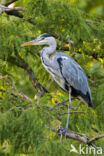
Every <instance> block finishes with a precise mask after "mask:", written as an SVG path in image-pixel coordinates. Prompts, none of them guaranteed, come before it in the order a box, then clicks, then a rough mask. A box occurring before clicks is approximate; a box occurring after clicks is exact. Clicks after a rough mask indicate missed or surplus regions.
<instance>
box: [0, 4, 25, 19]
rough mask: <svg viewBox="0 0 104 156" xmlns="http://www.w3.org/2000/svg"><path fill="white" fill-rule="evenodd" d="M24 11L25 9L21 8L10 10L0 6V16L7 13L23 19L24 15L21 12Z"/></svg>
mask: <svg viewBox="0 0 104 156" xmlns="http://www.w3.org/2000/svg"><path fill="white" fill-rule="evenodd" d="M24 10H25V9H23V8H21V7H13V8H8V7H6V6H4V5H1V4H0V14H2V13H3V12H5V13H7V14H8V15H13V16H17V17H19V18H23V15H22V13H21V12H20V11H24Z"/></svg>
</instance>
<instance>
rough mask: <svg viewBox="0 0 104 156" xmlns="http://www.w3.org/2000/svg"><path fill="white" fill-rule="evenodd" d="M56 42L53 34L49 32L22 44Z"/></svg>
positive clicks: (48, 43) (51, 43) (49, 43)
mask: <svg viewBox="0 0 104 156" xmlns="http://www.w3.org/2000/svg"><path fill="white" fill-rule="evenodd" d="M53 44H56V41H55V39H54V37H53V36H51V35H49V34H42V35H40V36H39V37H37V38H36V39H34V40H32V41H30V42H26V43H24V44H22V45H21V46H22V47H24V46H28V45H53Z"/></svg>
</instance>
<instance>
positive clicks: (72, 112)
mask: <svg viewBox="0 0 104 156" xmlns="http://www.w3.org/2000/svg"><path fill="white" fill-rule="evenodd" d="M74 113H85V112H84V111H71V112H70V114H74ZM59 114H60V115H65V114H68V113H66V112H65V113H59Z"/></svg>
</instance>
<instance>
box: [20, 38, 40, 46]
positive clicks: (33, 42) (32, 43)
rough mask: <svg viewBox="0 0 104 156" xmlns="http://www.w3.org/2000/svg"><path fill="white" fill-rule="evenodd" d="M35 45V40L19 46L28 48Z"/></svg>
mask: <svg viewBox="0 0 104 156" xmlns="http://www.w3.org/2000/svg"><path fill="white" fill-rule="evenodd" d="M36 44H37V40H32V41H30V42H26V43H24V44H21V47H24V46H28V45H36Z"/></svg>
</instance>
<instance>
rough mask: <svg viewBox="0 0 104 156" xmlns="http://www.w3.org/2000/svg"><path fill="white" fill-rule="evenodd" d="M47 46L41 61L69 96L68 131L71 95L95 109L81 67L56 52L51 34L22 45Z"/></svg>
mask: <svg viewBox="0 0 104 156" xmlns="http://www.w3.org/2000/svg"><path fill="white" fill-rule="evenodd" d="M28 45H47V46H46V47H44V48H43V49H42V51H41V55H40V57H41V61H42V64H43V66H44V67H45V69H46V70H47V71H48V72H49V73H50V75H51V76H52V78H53V79H54V80H55V82H56V83H57V84H58V85H59V86H60V87H61V88H62V89H63V90H64V91H66V92H68V94H69V105H68V115H67V122H66V130H68V122H69V115H70V108H71V95H72V96H74V97H76V98H79V99H81V100H83V101H84V102H85V103H86V104H87V105H88V106H90V107H92V108H94V105H93V102H92V97H91V92H90V88H89V85H88V81H87V77H86V75H85V73H84V71H83V69H82V68H81V66H80V65H79V64H78V63H77V62H76V61H75V60H73V59H72V58H71V57H70V56H68V55H66V54H65V53H62V52H56V53H54V52H55V50H56V46H57V44H56V40H55V38H54V37H53V36H51V35H49V34H42V35H40V36H39V37H37V38H36V39H35V40H32V41H30V42H27V43H25V44H22V45H21V46H28Z"/></svg>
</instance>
